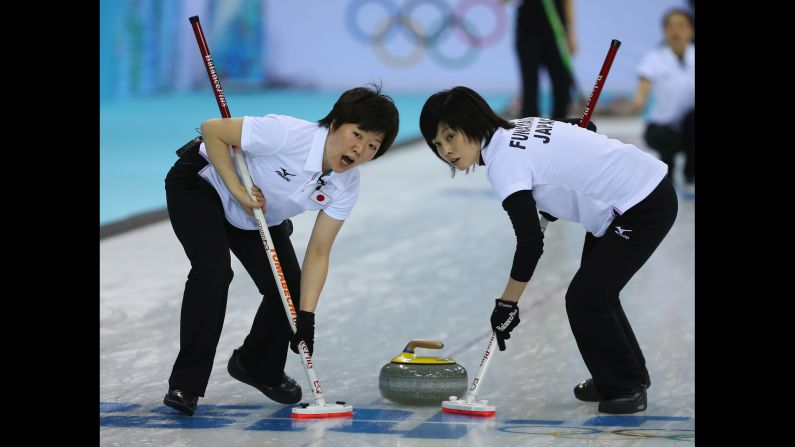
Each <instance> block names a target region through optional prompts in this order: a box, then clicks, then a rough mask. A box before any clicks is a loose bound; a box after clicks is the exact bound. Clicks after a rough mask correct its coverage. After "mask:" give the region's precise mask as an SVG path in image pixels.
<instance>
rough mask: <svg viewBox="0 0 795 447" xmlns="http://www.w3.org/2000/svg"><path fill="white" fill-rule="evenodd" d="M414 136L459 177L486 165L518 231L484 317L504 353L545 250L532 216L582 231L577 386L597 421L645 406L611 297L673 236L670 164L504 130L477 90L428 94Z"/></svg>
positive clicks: (540, 122) (598, 144)
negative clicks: (501, 283)
mask: <svg viewBox="0 0 795 447" xmlns="http://www.w3.org/2000/svg"><path fill="white" fill-rule="evenodd" d="M420 130H421V131H422V135H423V137H424V138H425V141H426V142H427V144H428V146H429V147H430V148H431V150H432V151H433V153H434V154H435V155H436V157H438V158H439V159H441V160H442V161H443V162H445V163H446V164H448V165H449V166H450V169H451V171H452V173H453V174H455V171H456V170H459V171H466V172H467V173H468V172H469V170H470V168H472V167H474V166H485V167H486V175H487V177H488V180H489V183H490V184H491V186H492V189H493V190H494V193H495V194H496V195H497V196H498V197H499V200H500V201H502V207H503V209H505V211H506V212H507V213H508V216H509V218H510V220H511V223H512V225H513V229H514V232H515V233H516V251H515V254H514V258H513V266H512V267H511V270H510V276H509V278H508V282H507V284H506V286H505V290H504V291H503V293H502V295H501V296H500V297H499V298H498V299H496V302H495V307H494V310H493V312H492V315H491V325H492V329H493V330H494V331H495V333H496V336H497V342H498V346H499V349H500V350H501V351H503V350H505V340H506V339H508V338H510V332H511V330H512V329H513V328H514V327H516V325H517V324H519V306H518V301H519V298H520V297H521V296H522V293H523V292H524V290H525V287H526V286H527V283H528V281H529V280H530V277H531V276H532V274H533V271H534V270H535V267H536V264H537V263H538V260H539V258H540V257H541V254H542V253H543V245H544V244H543V239H544V236H543V229H542V227H541V223H540V219H539V217H538V213H537V211H538V212H541V213H542V215H544V216H545V217H548V218H549V220H556V219H557V218H561V219H563V220H566V221H570V222H579V223H581V224H582V225H583V227H585V229H586V231H587V233H586V235H585V243H584V246H583V251H582V260H581V264H580V268H579V270H578V271H577V273H576V274H575V275H574V278H573V279H572V281H571V284H570V285H569V288H568V290H567V292H566V312H567V314H568V317H569V324H570V325H571V329H572V332H573V334H574V338H575V340H576V342H577V346H578V348H579V350H580V353H581V354H582V357H583V360H584V361H585V365H586V366H587V368H588V370H589V371H590V373H591V376H592V378H591V379H588V380H585V381H583V382H582V383H580V384H579V385H577V386H576V387H575V388H574V395H575V396H576V397H577V398H578V399H580V400H583V401H587V402H599V411H601V412H605V413H619V414H623V413H635V412H638V411H643V410H645V409H646V389H647V388H648V387H649V386H650V384H651V382H650V380H649V374H648V371H647V369H646V361H645V359H644V357H643V353H642V352H641V349H640V346H639V345H638V342H637V340H636V339H635V335H634V333H633V331H632V328H631V327H630V325H629V321H628V320H627V317H626V315H625V314H624V311H623V309H622V308H621V303H620V301H619V292H620V291H621V289H623V288H624V286H625V285H626V284H627V282H628V281H629V280H630V278H632V276H633V275H634V274H635V273H636V272H637V271H638V270H639V269H640V268H641V266H643V264H644V263H645V262H646V260H647V259H648V258H649V256H651V254H652V253H653V252H654V250H655V249H656V248H657V246H658V245H659V244H660V242H661V241H662V239H663V238H664V237H665V235H666V234H667V233H668V231H669V230H670V229H671V226H672V225H673V223H674V220H675V218H676V214H677V205H678V204H677V199H676V193H675V192H674V189H673V186H672V185H671V182H670V180H669V179H668V178H667V177H666V172H667V170H668V169H667V167H666V165H665V164H664V163H662V162H661V161H659V160H657V159H656V158H654V157H653V156H651V155H649V154H647V153H645V152H642V151H640V150H639V149H637V148H636V147H634V146H632V145H631V144H626V143H623V142H621V141H618V140H615V139H611V138H608V137H606V136H604V135H600V134H598V133H596V126H595V125H593V124H591V125H590V126H589V129H584V128H581V127H579V126H577V125H575V124H573V123H570V122H564V121H554V120H551V119H545V118H538V117H527V118H521V119H517V120H513V121H510V122H509V121H506V120H504V119H502V118H500V117H499V116H497V114H495V113H494V111H493V110H492V109H491V107H489V105H488V104H487V103H486V101H485V100H484V99H483V98H482V97H481V96H480V95H478V94H477V93H476V92H475V91H473V90H471V89H469V88H467V87H455V88H453V89H450V90H445V91H441V92H438V93H436V94H434V95H432V96H431V97H430V98H428V100H427V101H426V102H425V105H424V107H423V109H422V113H421V114H420Z"/></svg>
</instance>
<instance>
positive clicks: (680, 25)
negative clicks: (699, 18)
mask: <svg viewBox="0 0 795 447" xmlns="http://www.w3.org/2000/svg"><path fill="white" fill-rule="evenodd" d="M664 31H665V41H666V42H668V45H670V46H671V47H674V48H684V47H685V46H686V45H687V44H688V43H690V41H691V40H693V27H692V26H690V21H689V20H688V19H687V17H685V16H683V15H682V14H673V15H671V16H670V17H668V22H667V23H666V24H665V29H664Z"/></svg>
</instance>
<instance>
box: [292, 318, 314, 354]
mask: <svg viewBox="0 0 795 447" xmlns="http://www.w3.org/2000/svg"><path fill="white" fill-rule="evenodd" d="M296 326H297V330H296V332H295V334H293V338H292V339H291V340H290V349H292V350H293V352H295V353H296V354H300V352H298V344H299V343H301V340H303V341H305V342H306V347H307V348H308V349H309V355H312V352H313V351H314V347H315V314H314V313H312V312H307V311H305V310H299V311H298V324H297V325H296Z"/></svg>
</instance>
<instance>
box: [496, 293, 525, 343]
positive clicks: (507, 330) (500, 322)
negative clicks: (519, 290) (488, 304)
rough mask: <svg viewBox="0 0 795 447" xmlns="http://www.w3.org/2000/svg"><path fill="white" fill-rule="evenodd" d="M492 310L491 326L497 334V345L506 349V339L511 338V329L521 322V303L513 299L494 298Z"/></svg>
mask: <svg viewBox="0 0 795 447" xmlns="http://www.w3.org/2000/svg"><path fill="white" fill-rule="evenodd" d="M494 301H495V303H494V310H493V311H492V312H491V328H492V329H494V333H495V334H497V346H499V347H500V351H504V350H505V340H507V339H509V338H511V331H512V330H513V328H515V327H516V325H517V324H519V305H518V304H517V303H514V302H513V301H505V300H501V299H499V298H498V299H496V300H494Z"/></svg>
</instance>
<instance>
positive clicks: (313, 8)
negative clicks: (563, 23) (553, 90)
mask: <svg viewBox="0 0 795 447" xmlns="http://www.w3.org/2000/svg"><path fill="white" fill-rule="evenodd" d="M267 6H268V11H269V13H270V18H269V19H267V20H268V22H267V28H268V30H269V32H270V33H271V35H270V36H269V38H268V42H269V46H268V54H269V55H270V58H269V64H268V71H269V72H270V73H271V74H273V75H274V76H276V77H278V78H281V79H286V80H289V81H293V82H296V83H298V84H300V85H312V86H315V87H318V88H333V89H339V88H347V87H348V86H350V85H356V84H362V83H366V82H373V81H376V82H378V81H380V82H383V84H384V87H385V88H386V89H388V90H396V89H398V90H417V91H428V90H430V89H440V88H445V87H450V86H452V85H455V84H456V83H458V84H466V85H470V86H472V87H473V88H481V89H486V90H492V91H494V90H502V91H506V92H508V91H515V90H516V88H518V79H519V77H518V76H519V73H518V70H519V69H518V65H517V62H516V55H515V51H514V44H513V26H514V17H515V10H516V8H515V5H508V6H506V5H504V4H503V2H502V1H501V0H347V1H346V0H325V1H322V0H316V1H307V0H303V1H302V0H291V1H278V0H277V1H269V2H268V5H267ZM286 17H290V18H291V19H289V20H288V19H285V18H286ZM295 17H300V19H299V20H295V19H294V18H295Z"/></svg>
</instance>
